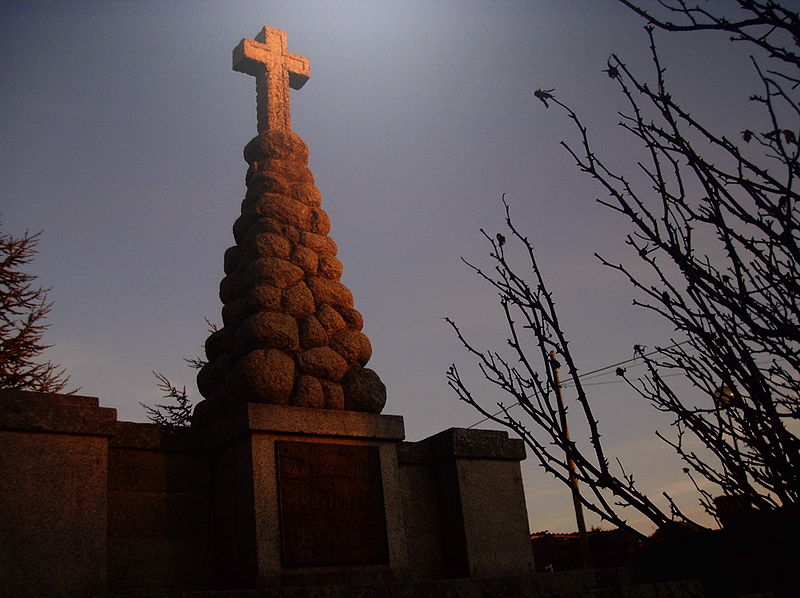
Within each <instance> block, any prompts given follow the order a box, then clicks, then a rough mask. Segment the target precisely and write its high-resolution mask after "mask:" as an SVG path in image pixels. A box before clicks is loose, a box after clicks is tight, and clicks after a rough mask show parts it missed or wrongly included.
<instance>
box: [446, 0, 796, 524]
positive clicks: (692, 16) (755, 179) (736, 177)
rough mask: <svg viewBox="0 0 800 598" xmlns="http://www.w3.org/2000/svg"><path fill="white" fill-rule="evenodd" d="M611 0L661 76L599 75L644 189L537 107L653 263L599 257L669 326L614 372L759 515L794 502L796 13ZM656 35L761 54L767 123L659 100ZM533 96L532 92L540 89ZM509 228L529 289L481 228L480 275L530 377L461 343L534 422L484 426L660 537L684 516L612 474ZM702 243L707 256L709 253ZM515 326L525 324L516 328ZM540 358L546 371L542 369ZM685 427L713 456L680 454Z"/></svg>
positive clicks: (761, 6) (559, 334)
mask: <svg viewBox="0 0 800 598" xmlns="http://www.w3.org/2000/svg"><path fill="white" fill-rule="evenodd" d="M620 1H621V2H622V3H623V4H625V5H626V6H628V7H630V8H631V9H633V10H634V11H636V12H637V13H638V14H640V15H641V16H642V17H644V18H645V19H646V20H647V21H648V25H647V26H646V27H645V29H646V31H647V35H648V39H649V51H650V57H651V59H652V63H653V66H654V77H653V80H651V81H648V80H647V78H646V77H643V76H641V75H640V74H638V73H635V72H633V71H632V70H630V69H629V68H628V66H627V65H626V64H625V63H624V62H623V61H622V60H621V59H620V58H619V57H618V56H617V55H613V54H612V56H611V57H610V59H609V61H608V64H607V65H606V69H605V70H604V71H603V72H605V73H606V75H607V76H608V77H609V78H610V79H611V80H612V82H613V84H615V85H616V86H617V87H618V89H619V91H620V93H621V97H622V98H623V99H624V101H625V103H626V106H627V108H626V109H624V110H622V111H621V112H620V115H621V117H622V120H621V122H620V126H621V127H622V128H623V129H624V130H625V131H627V132H628V133H630V134H631V135H632V136H633V137H634V138H635V139H636V140H638V142H640V144H641V145H640V147H641V150H642V151H641V153H640V154H639V155H636V156H632V157H631V162H632V163H633V164H634V166H635V170H637V171H638V173H639V175H641V174H642V173H643V176H644V179H645V184H644V185H642V184H637V183H636V182H635V181H636V176H632V175H631V174H629V173H623V172H620V171H618V170H613V169H612V168H611V167H610V166H609V165H608V164H607V162H606V161H604V159H603V158H602V156H600V155H599V154H598V153H596V152H595V150H594V147H593V145H592V143H591V141H590V135H589V133H588V129H587V127H586V126H585V125H584V123H583V121H582V120H581V118H580V117H579V115H578V114H577V113H575V112H574V111H573V110H572V109H571V108H570V107H569V106H568V104H567V103H565V102H563V101H561V100H560V99H559V98H558V97H557V95H556V94H555V92H554V90H552V89H548V90H546V94H547V105H549V106H554V107H557V109H560V110H563V111H564V113H565V114H566V115H567V117H568V118H569V119H570V120H571V121H572V123H573V124H574V126H575V127H576V128H577V131H578V135H579V139H580V141H579V143H578V145H577V146H572V145H569V144H567V143H563V145H564V147H565V148H566V149H567V151H568V152H569V153H570V155H571V156H572V157H573V158H574V159H575V162H576V164H577V166H578V168H579V169H580V170H581V171H583V172H584V173H586V174H588V175H590V176H591V177H593V178H594V179H595V180H596V181H597V182H598V183H599V184H600V186H601V187H602V188H603V190H604V191H605V193H606V197H605V198H603V199H598V201H599V202H600V203H601V204H603V205H605V206H607V207H608V208H610V209H611V210H613V211H615V212H616V213H618V214H620V215H622V216H623V217H624V218H626V219H627V220H628V221H629V222H630V224H631V225H632V232H631V233H630V234H629V235H628V236H627V238H626V243H627V245H628V246H630V248H631V249H632V251H633V255H634V256H635V259H636V260H638V262H639V264H644V265H646V266H647V268H641V267H635V268H634V267H631V266H630V265H626V264H618V263H611V262H609V261H607V260H605V259H603V258H602V257H601V256H598V258H599V259H600V260H601V262H602V263H603V264H605V265H606V266H608V267H610V268H612V269H614V270H616V271H618V272H619V273H621V274H622V275H623V276H624V277H625V278H627V279H628V281H629V282H630V283H631V284H632V286H633V287H634V289H635V290H636V292H637V298H636V299H635V300H634V304H635V305H639V306H642V307H644V308H645V309H648V310H650V311H652V312H653V313H655V314H658V315H659V316H660V317H662V318H665V319H666V320H667V321H669V322H670V323H671V324H672V325H673V327H674V329H675V336H674V337H673V338H672V339H670V341H669V343H665V346H663V347H656V348H655V350H653V351H647V350H646V349H645V348H644V347H641V346H638V345H637V347H635V348H634V351H635V353H637V354H638V356H639V357H640V358H641V359H643V360H644V363H645V364H646V368H647V374H646V375H645V376H643V377H641V378H639V379H633V378H631V377H629V376H628V374H627V372H626V370H625V369H624V368H620V369H619V370H618V371H617V373H618V375H620V376H622V377H623V378H624V379H625V380H626V381H627V383H628V384H629V385H630V387H631V388H632V389H634V391H635V392H636V393H638V395H639V396H641V397H643V398H645V399H646V400H648V401H650V402H651V403H652V404H653V405H654V406H655V408H656V409H658V410H660V411H663V412H666V413H669V414H671V415H672V417H673V418H674V420H673V425H674V427H675V434H674V435H673V436H672V437H667V436H661V438H662V439H664V440H665V441H666V442H667V443H668V444H669V445H670V446H672V448H674V449H675V450H676V451H677V452H678V454H679V455H680V457H681V458H682V459H683V460H684V462H685V465H686V468H685V469H684V471H685V472H686V473H687V474H688V475H689V476H690V478H691V479H692V482H695V477H694V476H695V475H699V476H701V477H702V478H705V479H706V480H708V481H709V482H711V483H712V484H713V485H714V487H715V492H717V493H720V494H722V495H726V496H732V497H736V500H737V501H738V502H739V503H740V504H745V505H747V506H748V507H749V508H752V509H756V510H761V511H769V510H775V509H778V508H780V507H783V506H789V505H797V503H798V500H799V499H800V440H798V437H797V430H798V426H797V420H798V417H800V351H798V349H800V326H798V324H799V323H800V306H799V305H798V298H799V297H800V265H799V264H800V260H799V259H798V258H800V246H799V245H798V243H799V241H800V238H799V237H800V233H799V231H798V217H799V216H800V210H799V209H798V201H800V197H799V196H798V191H797V183H796V180H797V178H798V176H800V161H799V160H798V158H799V157H800V145H798V142H797V139H798V132H800V104H799V103H798V100H800V92H799V91H798V87H800V54H798V50H800V17H798V14H797V13H795V12H793V11H791V10H789V9H787V8H785V7H783V6H781V5H779V4H778V3H775V2H755V1H747V0H739V1H738V8H739V9H740V11H739V12H737V13H736V14H732V15H720V14H713V13H712V12H711V10H713V9H714V8H716V7H718V5H714V6H712V7H710V6H709V5H703V6H690V5H688V4H687V3H686V2H684V1H683V0H676V1H675V2H670V1H668V0H662V1H659V2H658V3H657V6H656V9H657V10H661V11H665V12H664V13H663V14H661V13H658V14H657V13H656V12H653V11H646V10H644V9H642V8H640V7H639V6H637V5H635V4H634V3H633V2H629V1H627V0H620ZM668 19H669V20H668ZM678 20H680V21H679V22H678ZM655 29H662V30H665V31H724V32H727V33H728V34H730V40H731V42H733V43H739V44H741V43H745V44H750V45H752V46H753V47H754V51H755V52H757V53H758V55H757V56H756V57H752V58H751V60H752V64H753V68H754V69H755V72H756V74H757V76H758V80H759V81H760V89H759V90H756V91H755V92H754V93H752V94H750V95H749V100H750V101H751V102H753V103H755V104H756V105H757V106H759V107H760V108H761V109H762V115H761V120H759V121H757V122H755V121H754V122H750V123H737V124H736V126H735V130H733V131H729V132H728V133H727V134H724V133H719V132H716V131H714V130H712V128H711V127H709V126H706V125H705V124H704V123H703V122H701V121H700V120H699V119H698V118H696V117H695V116H693V114H692V113H691V112H690V111H689V110H688V109H687V108H685V107H684V106H682V105H681V104H680V103H679V102H678V100H677V99H676V98H675V97H674V96H673V94H671V93H670V91H669V86H668V83H667V75H666V73H667V69H666V68H665V66H664V65H663V64H662V62H661V60H660V58H659V54H658V51H657V48H656V44H655V36H654V31H655ZM534 95H535V96H536V97H537V98H539V99H541V94H539V93H536V92H535V93H534ZM761 123H764V124H761ZM507 215H508V211H507ZM507 224H508V226H509V228H510V230H511V231H512V234H513V236H514V237H515V238H516V239H517V240H518V241H520V242H521V243H522V244H523V246H524V247H525V249H526V251H527V252H528V254H529V258H530V263H531V274H532V275H533V282H532V283H531V284H529V283H527V282H526V281H525V278H524V275H523V274H522V273H519V272H517V271H515V270H514V269H513V268H512V267H511V266H510V265H509V264H508V262H507V261H506V255H505V249H504V248H503V246H502V245H500V244H498V243H497V242H496V241H494V240H493V239H492V238H491V237H489V236H488V235H487V238H488V239H489V241H490V242H491V243H492V252H491V254H490V255H491V257H492V258H493V260H494V262H495V270H494V271H493V272H492V273H491V274H490V275H487V274H485V273H484V272H482V271H480V270H479V269H477V268H476V270H478V273H479V274H480V275H481V276H483V278H484V279H486V280H488V281H489V282H490V283H491V284H493V285H494V286H495V287H496V288H497V289H498V290H499V292H500V302H501V306H502V308H503V310H504V311H505V313H506V319H507V323H508V326H509V330H510V331H511V335H510V338H509V344H510V346H511V348H512V349H513V351H514V353H515V357H516V358H517V359H518V360H519V362H520V363H521V364H522V366H521V368H515V367H513V366H511V365H510V364H509V362H508V361H507V360H505V359H504V358H502V357H501V356H499V354H498V353H496V352H487V351H481V350H477V349H475V348H474V347H473V346H472V345H471V344H470V343H469V342H468V341H466V340H465V339H464V337H463V336H462V335H461V333H460V332H459V337H460V338H461V340H462V342H463V343H464V344H465V346H466V347H467V348H468V350H470V351H471V352H472V353H473V354H474V355H475V356H477V357H478V359H479V361H480V363H481V368H482V371H483V373H484V376H485V377H486V378H487V379H488V380H490V381H491V382H493V383H494V384H496V385H498V386H500V387H501V388H502V389H503V390H505V391H507V392H509V393H511V394H512V396H513V397H514V399H515V401H517V402H519V404H520V405H521V406H522V408H523V410H524V412H525V413H526V414H527V416H528V418H529V419H530V420H532V421H533V423H534V424H535V427H534V429H533V430H528V428H527V427H526V425H525V422H524V421H523V419H522V418H520V417H515V416H513V415H511V414H510V413H509V411H508V408H506V409H505V410H504V411H503V412H502V415H501V416H500V417H495V418H494V419H496V420H497V421H500V422H501V423H504V424H505V425H507V426H509V427H511V428H513V429H515V430H517V431H518V432H519V433H520V434H521V435H522V437H523V438H524V439H525V440H526V441H527V443H528V446H529V447H531V449H532V450H533V452H534V454H535V455H536V456H537V457H539V459H540V461H541V462H542V463H543V464H544V466H545V468H546V469H548V470H549V471H551V472H552V473H554V474H555V475H556V476H557V477H559V478H560V479H562V481H565V483H567V482H568V479H567V475H566V473H565V466H566V458H564V457H561V456H560V452H559V451H565V452H566V454H569V455H570V456H571V458H572V459H573V460H574V461H575V463H576V465H577V475H578V478H579V480H580V481H581V482H583V483H584V484H586V485H587V487H588V488H589V489H590V493H589V496H590V498H589V499H587V498H585V497H584V504H585V505H586V506H587V507H588V508H590V509H592V510H594V511H595V512H597V513H599V514H600V515H601V516H603V517H604V518H606V519H608V520H610V521H612V522H614V523H616V524H617V525H620V526H621V527H626V525H625V522H624V520H622V518H621V517H620V516H619V514H618V506H619V505H618V504H615V503H613V502H610V501H608V500H607V499H605V496H606V495H607V494H609V493H610V494H613V495H614V496H615V497H616V502H617V503H619V504H622V505H630V506H633V507H634V508H636V509H638V510H639V511H641V512H642V513H643V514H645V515H646V516H647V517H648V518H649V519H650V520H651V521H653V522H654V523H655V524H656V525H658V526H659V527H669V525H670V520H671V519H686V518H685V517H684V516H683V514H682V513H681V512H680V510H679V509H678V507H677V505H675V503H674V502H673V501H672V500H671V499H670V498H669V497H667V498H668V500H669V504H670V507H671V512H670V513H669V517H666V515H665V514H664V513H662V512H661V511H660V510H659V511H658V512H655V511H653V510H652V503H651V502H650V501H649V500H646V497H644V496H643V495H641V494H640V493H635V492H634V482H633V478H632V476H630V475H628V474H626V473H625V472H624V470H620V474H619V475H616V476H615V475H612V474H611V473H610V470H609V465H608V460H607V458H606V456H605V454H604V453H603V450H602V446H601V444H600V434H599V432H598V429H597V421H596V419H595V418H594V415H593V413H592V410H591V405H590V403H589V400H588V397H587V395H586V393H585V391H584V389H583V388H582V386H581V381H580V378H579V375H578V369H577V367H576V365H575V363H574V361H573V360H572V357H571V355H570V351H569V346H568V343H567V339H566V338H565V337H564V334H563V331H562V329H561V326H560V324H559V322H558V318H557V314H556V312H555V306H554V303H553V300H552V295H551V294H550V293H549V291H548V290H547V286H546V284H545V282H544V281H543V280H542V277H541V273H540V271H539V268H538V266H537V263H536V259H535V256H534V252H533V247H532V246H531V244H530V243H529V242H528V241H527V239H526V238H525V237H524V236H523V235H521V234H520V233H519V232H518V231H517V230H516V229H515V228H514V226H513V223H512V222H511V219H510V217H509V218H507ZM712 241H713V242H715V243H716V245H715V246H713V247H710V246H709V243H710V242H712ZM520 317H521V318H522V320H521V322H522V324H521V325H518V324H517V322H516V321H515V318H520ZM521 333H531V334H533V336H534V339H535V341H536V343H537V346H538V348H539V352H538V354H537V355H536V356H535V358H536V359H535V360H534V359H533V358H530V359H529V358H528V356H527V354H526V352H525V349H524V344H523V343H521V342H520V340H519V334H521ZM550 350H555V351H557V352H558V353H559V354H561V356H562V358H563V359H564V361H565V362H566V365H567V370H568V374H569V376H570V378H571V382H572V383H573V384H574V385H575V389H576V394H577V399H578V402H579V404H580V405H581V407H582V412H583V415H584V417H585V418H586V421H587V422H588V427H589V430H590V439H589V440H590V446H591V448H592V450H591V451H587V450H582V449H579V448H578V447H577V446H576V445H575V444H574V443H565V442H564V440H563V438H564V435H563V431H562V430H561V427H560V424H559V423H558V421H557V418H556V417H555V416H554V411H553V408H552V403H551V400H550V397H551V396H552V393H553V389H552V386H553V381H552V376H551V374H550V373H549V366H548V356H547V354H548V352H549V351H550ZM534 361H536V362H538V363H539V364H540V367H539V368H538V370H537V368H535V367H534ZM542 371H543V372H545V373H544V374H542V373H541V372H542ZM675 373H679V374H681V377H682V378H683V379H685V380H688V382H689V383H690V384H691V386H692V387H693V389H694V392H693V393H692V396H686V393H681V391H679V390H678V389H677V388H676V387H675V385H674V384H672V382H673V379H668V378H671V376H672V374H675ZM448 379H449V382H450V385H451V386H452V387H453V388H454V389H455V391H456V392H457V393H458V395H459V397H460V398H461V399H463V400H465V401H468V402H470V403H471V404H473V405H475V406H476V407H478V408H479V410H481V412H483V413H485V414H486V415H491V413H489V412H488V411H487V410H486V409H485V408H482V407H480V406H479V405H478V402H477V401H476V400H475V398H474V397H473V395H472V394H471V392H470V391H469V389H468V388H466V385H465V384H464V383H463V382H462V380H461V377H460V375H459V373H458V370H457V369H456V368H455V366H453V367H452V368H451V369H450V371H449V373H448ZM542 434H543V436H541V435H542ZM687 434H689V435H692V436H694V437H695V438H696V439H698V440H699V441H700V443H701V444H702V446H703V447H704V449H705V450H703V451H696V450H694V449H692V448H690V447H689V443H687V442H686V437H687ZM553 447H555V448H556V449H559V451H556V450H554V448H553ZM695 486H696V487H697V489H698V491H699V492H700V500H701V504H702V505H703V507H704V508H705V509H706V510H707V511H708V512H709V513H710V514H712V515H714V516H716V514H717V504H716V503H715V501H714V499H713V496H712V493H711V492H709V491H707V490H701V489H700V484H698V483H696V484H695ZM665 517H666V518H665Z"/></svg>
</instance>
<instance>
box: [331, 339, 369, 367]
mask: <svg viewBox="0 0 800 598" xmlns="http://www.w3.org/2000/svg"><path fill="white" fill-rule="evenodd" d="M330 347H331V349H333V350H334V351H336V352H337V353H338V354H339V355H341V356H342V357H344V358H345V359H346V360H347V361H349V362H350V363H355V364H358V365H361V366H364V365H366V363H367V362H368V361H369V358H370V357H372V344H370V342H369V339H368V338H367V335H366V334H364V333H363V332H359V331H357V330H345V331H344V332H340V333H338V334H336V335H334V336H333V337H332V338H331V344H330Z"/></svg>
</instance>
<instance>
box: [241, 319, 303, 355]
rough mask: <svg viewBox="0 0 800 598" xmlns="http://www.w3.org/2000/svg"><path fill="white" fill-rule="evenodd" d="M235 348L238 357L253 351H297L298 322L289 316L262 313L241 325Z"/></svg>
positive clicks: (298, 343) (298, 344) (298, 341)
mask: <svg viewBox="0 0 800 598" xmlns="http://www.w3.org/2000/svg"><path fill="white" fill-rule="evenodd" d="M235 346H236V353H237V354H238V355H243V354H244V353H247V352H249V351H252V350H253V349H287V350H293V349H297V348H298V347H299V346H300V340H299V334H298V331H297V322H296V321H295V319H294V318H293V317H292V316H290V315H288V314H282V313H276V312H269V311H262V312H260V313H257V314H255V315H252V316H250V317H249V318H246V319H245V320H243V321H242V323H241V324H239V328H238V330H237V331H236V340H235Z"/></svg>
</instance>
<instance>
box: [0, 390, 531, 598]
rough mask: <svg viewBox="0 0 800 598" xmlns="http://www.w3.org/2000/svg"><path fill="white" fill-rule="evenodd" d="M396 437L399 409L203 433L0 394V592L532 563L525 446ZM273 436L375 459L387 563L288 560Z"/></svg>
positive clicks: (519, 567)
mask: <svg viewBox="0 0 800 598" xmlns="http://www.w3.org/2000/svg"><path fill="white" fill-rule="evenodd" d="M403 436H404V431H403V421H402V418H400V417H397V416H389V415H378V414H372V413H358V412H352V411H351V412H348V411H337V410H324V409H310V408H303V407H292V406H286V405H272V404H255V403H251V404H243V405H240V406H239V408H238V409H235V410H234V411H232V412H230V413H229V414H228V415H226V416H225V417H223V418H222V419H219V420H217V421H216V422H214V423H213V424H211V425H210V426H208V427H202V428H201V427H195V428H183V429H168V428H164V427H162V426H157V425H154V424H140V423H130V422H118V421H116V410H114V409H107V408H102V407H99V406H98V400H97V399H96V398H92V397H78V396H64V395H49V394H40V393H29V392H19V391H0V480H2V490H1V491H0V513H2V518H0V595H2V596H9V597H13V596H44V595H46V596H53V597H60V596H64V597H66V596H94V595H99V594H102V593H103V592H105V591H113V590H122V589H137V588H173V589H202V588H212V587H227V588H233V587H266V586H272V585H286V584H288V585H314V584H319V583H328V584H330V583H334V584H336V583H364V582H365V581H372V582H387V581H391V582H399V581H403V580H413V579H447V578H455V577H473V578H476V579H477V578H491V577H496V576H500V575H507V574H515V575H520V574H525V573H528V572H529V571H531V570H532V567H533V561H532V550H531V547H530V542H529V541H528V530H527V514H526V511H525V503H524V500H523V499H522V485H521V478H520V474H519V460H520V459H522V458H524V449H523V448H522V445H521V442H520V441H518V440H510V439H508V437H507V435H506V434H505V433H504V432H487V431H479V430H459V429H451V430H447V431H445V432H442V433H441V434H438V435H436V436H433V437H431V438H428V439H426V440H423V441H420V442H414V443H410V442H402V438H403ZM279 443H284V445H283V446H287V444H286V443H289V444H291V445H292V446H295V447H297V446H299V447H301V448H302V447H317V448H316V449H314V450H317V451H323V453H324V452H325V451H333V452H336V451H337V449H336V447H339V446H342V447H345V450H346V451H351V453H352V454H354V455H356V454H374V455H375V456H376V457H377V458H378V459H379V463H380V465H379V468H380V474H379V475H378V476H377V478H376V479H377V480H378V482H376V483H378V484H379V486H378V487H377V488H376V492H378V494H377V495H378V496H380V499H379V500H380V501H381V503H379V504H381V508H382V510H383V512H384V514H385V521H386V532H385V542H386V544H385V545H386V551H387V552H386V556H385V557H382V559H385V560H381V559H378V560H376V561H374V562H372V563H365V564H363V565H359V564H357V563H355V562H354V563H353V564H348V565H346V566H345V565H337V564H335V563H334V564H325V565H323V566H320V565H316V566H297V565H292V566H287V564H286V563H285V562H283V561H284V560H285V555H283V554H282V551H283V550H284V549H282V547H281V546H282V545H281V537H280V533H279V529H280V526H281V519H280V509H281V503H280V497H279V494H280V493H279V492H278V488H277V486H278V481H279V480H278V479H276V478H277V469H276V464H277V459H278V458H277V454H276V447H278V446H279ZM359 447H361V448H359ZM304 450H305V449H304ZM348 454H350V453H348ZM345 483H346V481H345ZM358 483H360V482H358ZM315 492H316V491H315ZM498 494H502V495H503V497H504V499H503V501H497V500H496V496H497V495H498ZM317 495H318V494H315V496H317ZM326 508H327V507H326ZM331 518H335V513H334V514H333V516H332V517H331ZM329 552H331V555H332V556H333V558H334V560H335V559H336V558H339V555H338V554H337V551H336V550H329ZM341 558H346V555H342V556H341Z"/></svg>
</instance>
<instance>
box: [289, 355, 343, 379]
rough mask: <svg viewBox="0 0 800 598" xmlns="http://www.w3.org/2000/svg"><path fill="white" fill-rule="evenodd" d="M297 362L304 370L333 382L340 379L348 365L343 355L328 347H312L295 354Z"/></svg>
mask: <svg viewBox="0 0 800 598" xmlns="http://www.w3.org/2000/svg"><path fill="white" fill-rule="evenodd" d="M297 363H298V365H299V366H300V369H301V370H303V371H304V372H306V373H308V374H311V375H313V376H318V377H320V378H325V379H327V380H331V381H333V382H337V381H339V380H341V378H342V376H344V373H345V372H346V371H347V368H348V365H347V361H345V359H344V357H342V356H341V355H339V354H338V353H337V352H336V351H334V350H333V349H331V348H330V347H314V348H313V349H309V350H308V351H303V352H302V353H299V354H298V355H297Z"/></svg>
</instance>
